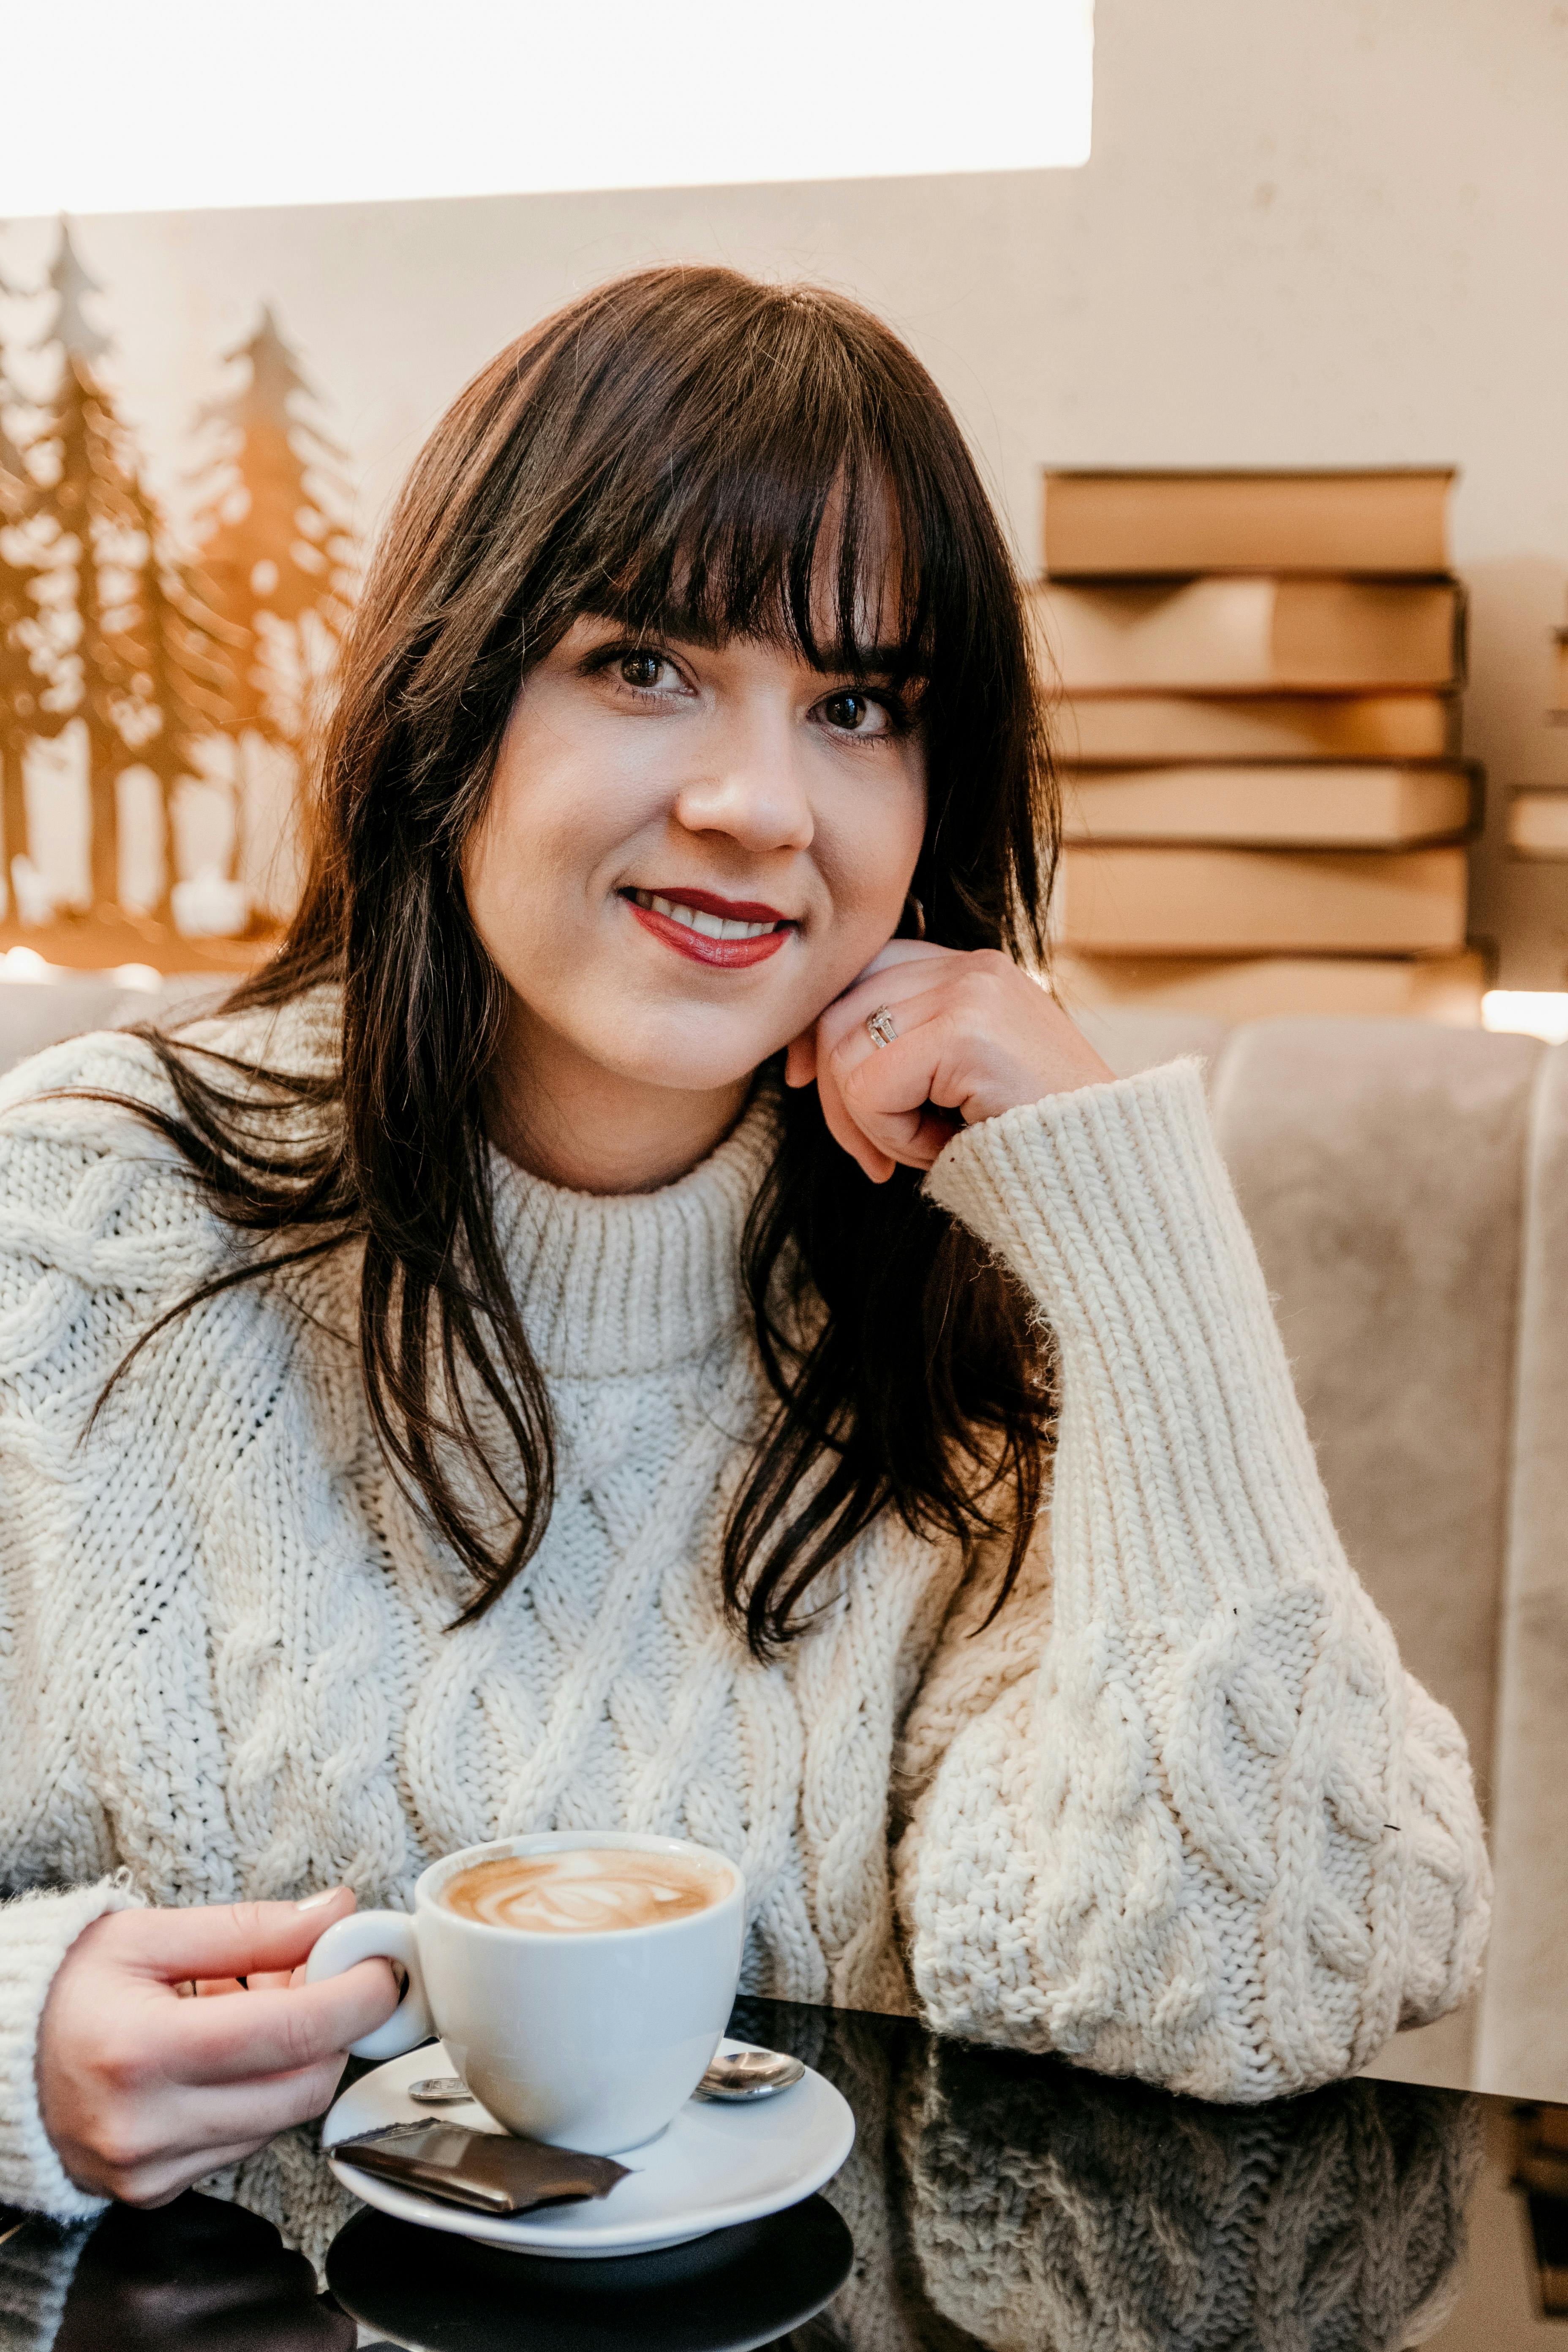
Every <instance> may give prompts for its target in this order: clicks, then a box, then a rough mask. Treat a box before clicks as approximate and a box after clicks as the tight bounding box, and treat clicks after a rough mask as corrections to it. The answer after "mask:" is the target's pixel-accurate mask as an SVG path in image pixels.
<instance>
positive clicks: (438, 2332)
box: [0, 2001, 1568, 2352]
mask: <svg viewBox="0 0 1568 2352" xmlns="http://www.w3.org/2000/svg"><path fill="white" fill-rule="evenodd" d="M733 2030H734V2032H736V2033H737V2034H740V2035H742V2037H744V2038H746V2039H749V2040H752V2041H757V2042H767V2043H770V2044H772V2045H773V2047H775V2048H782V2049H789V2050H793V2051H795V2052H796V2053H798V2054H799V2055H800V2056H801V2057H803V2058H805V2059H806V2060H807V2061H808V2062H809V2063H811V2064H812V2065H814V2066H816V2067H817V2068H818V2069H819V2070H820V2071H821V2072H822V2073H823V2074H826V2075H827V2076H828V2077H829V2078H830V2079H831V2080H832V2081H833V2082H835V2083H836V2084H837V2085H838V2087H839V2089H840V2090H841V2091H842V2092H843V2093H844V2095H845V2096H846V2097H847V2099H848V2101H849V2103H850V2105H851V2106H852V2107H853V2108H854V2110H855V2116H856V2120H857V2126H858V2137H857V2142H856V2146H855V2149H854V2152H853V2154H852V2155H851V2157H850V2158H849V2159H848V2161H847V2164H846V2165H845V2167H844V2168H843V2170H842V2171H841V2172H840V2173H839V2175H838V2177H837V2179H836V2180H834V2181H833V2182H832V2183H830V2185H829V2186H828V2188H827V2189H826V2190H825V2191H824V2192H823V2193H822V2194H821V2195H820V2196H817V2197H813V2198H808V2199H807V2200H805V2202H804V2203H803V2204H800V2205H797V2206H795V2208H794V2209H793V2210H790V2211H788V2212H786V2213H781V2214H777V2215H775V2216H773V2218H772V2219H771V2220H769V2221H761V2222H754V2223H752V2224H750V2225H749V2226H747V2227H745V2228H743V2229H740V2230H734V2231H721V2232H719V2233H718V2234H717V2235H715V2236H713V2237H710V2238H707V2239H704V2240H701V2241H700V2242H698V2243H697V2244H695V2245H692V2246H688V2247H683V2248H677V2249H675V2250H673V2251H671V2252H668V2253H664V2254H649V2255H644V2256H642V2257H640V2258H638V2259H637V2260H635V2261H625V2262H620V2263H550V2262H544V2261H540V2260H534V2259H531V2258H528V2257H523V2256H519V2255H516V2254H510V2253H501V2252H492V2251H489V2250H488V2249H486V2248H483V2247H479V2246H476V2245H472V2244H468V2243H467V2242H463V2241H460V2240H458V2239H457V2238H454V2237H452V2236H449V2235H447V2234H446V2233H443V2232H437V2231H428V2230H421V2229H416V2228H413V2227H411V2226H410V2225H408V2224H406V2223H404V2222H397V2221H389V2220H387V2219H386V2218H385V2217H384V2216H383V2215H381V2214H378V2213H374V2212H370V2211H367V2210H363V2208H360V2207H358V2206H356V2204H355V2203H354V2200H353V2199H352V2198H350V2197H349V2196H347V2195H346V2193H345V2192H344V2191H343V2190H342V2189H340V2188H339V2187H338V2185H337V2183H336V2182H335V2181H334V2180H333V2179H332V2176H331V2173H330V2172H329V2171H328V2169H327V2168H326V2166H325V2164H324V2162H323V2161H322V2159H321V2155H320V2152H319V2149H318V2147H317V2135H316V2133H315V2132H314V2131H302V2132H295V2133H289V2134H285V2135H284V2136H283V2137H282V2138H281V2139H280V2140H279V2141H276V2142H275V2143H274V2144H273V2147H272V2148H271V2149H270V2150H268V2154H267V2156H266V2158H263V2159H261V2160H258V2161H255V2160H253V2162H252V2164H251V2166H250V2167H248V2168H247V2178H246V2180H245V2183H244V2189H243V2196H244V2200H245V2202H244V2204H242V2205H235V2204H232V2203H224V2202H221V2201H219V2200H217V2199H216V2198H214V2197H211V2196H197V2195H195V2194H191V2195H187V2196H185V2197H183V2198H181V2199H180V2200H178V2201H177V2202H176V2203H175V2204H174V2205H172V2206H169V2207H167V2208H165V2209H164V2210H163V2211H161V2212H158V2213H138V2212H132V2211H130V2210H126V2209H123V2208H117V2209H114V2210H111V2211H110V2213H109V2214H108V2215H106V2216H105V2218H104V2219H103V2220H102V2221H100V2222H99V2223H98V2225H97V2226H96V2228H94V2229H92V2230H90V2231H80V2230H78V2231H68V2232H67V2231H57V2230H55V2229H53V2228H51V2227H50V2226H49V2225H47V2224H46V2223H42V2222H39V2221H23V2220H21V2219H20V2217H17V2216H15V2215H9V2216H4V2217H3V2218H0V2352H13V2347H26V2352H121V2347H123V2352H307V2347H320V2352H350V2347H353V2346H355V2345H361V2346H363V2345H372V2344H389V2345H407V2346H420V2347H426V2346H427V2347H431V2352H447V2347H454V2352H455V2347H463V2352H470V2347H471V2352H488V2347H503V2346H505V2347H519V2352H524V2347H539V2348H540V2352H543V2348H544V2347H548V2352H590V2347H599V2346H609V2345H616V2346H631V2347H637V2346H648V2347H661V2348H662V2347H668V2352H703V2347H712V2352H719V2347H736V2352H738V2347H742V2346H746V2347H751V2346H760V2345H764V2344H778V2345H787V2346H791V2347H797V2352H808V2347H810V2352H829V2347H848V2348H850V2352H915V2347H919V2352H964V2347H971V2346H979V2345H984V2346H991V2347H1008V2352H1013V2347H1019V2352H1022V2347H1030V2348H1031V2352H1033V2347H1041V2352H1047V2347H1048V2352H1077V2347H1085V2352H1089V2347H1094V2352H1112V2347H1116V2352H1121V2347H1136V2352H1144V2348H1145V2347H1149V2352H1152V2347H1200V2346H1202V2347H1210V2346H1212V2347H1229V2352H1244V2347H1252V2346H1257V2347H1270V2352H1272V2347H1278V2348H1279V2352H1308V2347H1310V2352H1319V2347H1323V2348H1324V2352H1327V2347H1333V2352H1355V2348H1356V2347H1384V2346H1387V2347H1394V2346H1401V2345H1407V2344H1417V2343H1421V2344H1433V2345H1436V2346H1442V2347H1449V2352H1458V2347H1467V2352H1468V2347H1476V2352H1480V2347H1485V2352H1514V2347H1518V2346H1526V2345H1528V2346H1542V2347H1544V2346H1546V2345H1548V2344H1557V2345H1563V2346H1568V2316H1564V2317H1561V2318H1559V2317H1554V2316H1553V2315H1552V2310H1553V2306H1554V2305H1555V2306H1556V2308H1557V2309H1558V2310H1560V2311H1562V2312H1563V2313H1564V2314H1568V2108H1552V2107H1531V2106H1528V2105H1521V2104H1520V2103H1517V2102H1513V2101H1507V2100H1502V2099H1495V2098H1482V2097H1478V2096H1476V2095H1473V2094H1470V2093H1467V2092H1463V2091H1453V2090H1437V2089H1432V2088H1427V2087H1421V2086H1415V2085H1411V2084H1398V2083H1382V2082H1371V2081H1366V2080H1360V2081H1356V2082H1352V2083H1342V2084H1335V2085H1333V2086H1331V2087H1330V2088H1329V2089H1326V2090H1322V2091H1319V2092H1316V2093H1314V2094H1313V2095H1310V2097H1307V2098H1302V2099H1296V2100H1289V2101H1285V2102H1283V2103H1281V2104H1279V2105H1274V2106H1271V2107H1263V2108H1251V2109H1237V2108H1215V2107H1206V2106H1203V2105H1196V2104H1194V2102H1192V2101H1190V2100H1184V2099H1175V2098H1170V2097H1167V2096H1165V2095H1162V2094H1159V2093H1155V2092H1152V2091H1145V2090H1142V2089H1141V2088H1139V2087H1138V2086H1136V2085H1133V2084H1122V2083H1111V2082H1106V2081H1104V2080H1103V2079H1101V2078H1100V2077H1098V2076H1094V2075H1089V2074H1082V2073H1079V2072H1077V2071H1075V2070H1074V2069H1072V2068H1070V2067H1068V2066H1065V2065H1062V2064H1060V2063H1058V2062H1057V2061H1055V2060H1049V2059H1031V2058H1021V2057H1016V2056H1013V2055H1010V2054H1006V2053H997V2052H994V2051H983V2050H975V2049H973V2048H969V2047H966V2046H963V2045H959V2044H955V2043H952V2042H938V2041H936V2040H934V2039H932V2038H931V2036H930V2035H928V2034H926V2033H924V2032H921V2029H920V2028H919V2027H917V2026H915V2025H912V2024H910V2023H907V2022H905V2021H901V2020H895V2019H889V2018H880V2017H864V2016H856V2015H850V2014H847V2013H845V2012H841V2011H827V2010H819V2009H806V2008H796V2007H790V2006H786V2005H784V2004H782V2003H776V2002H772V2001H742V2003H741V2005H740V2007H739V2009H738V2011H737V2013H736V2018H735V2021H734V2027H733ZM0 2213H3V2209H0ZM294 2249H299V2250H300V2251H294Z"/></svg>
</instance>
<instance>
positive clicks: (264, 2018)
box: [37, 1886, 397, 2205]
mask: <svg viewBox="0 0 1568 2352" xmlns="http://www.w3.org/2000/svg"><path fill="white" fill-rule="evenodd" d="M353 1907H354V1898H353V1894H352V1893H351V1892H350V1890H349V1889H348V1888H347V1887H345V1886H340V1887H334V1888H333V1889H332V1890H331V1893H330V1894H326V1895H310V1896H307V1898H306V1900H305V1901H304V1902H303V1903H232V1904H213V1905H210V1906H203V1907H200V1908H193V1909H191V1910H188V1911H187V1910H164V1911H155V1910H149V1911H112V1912H110V1913H109V1914H107V1916H105V1917H103V1918H101V1919H97V1920H95V1921H94V1922H93V1924H92V1926H91V1927H89V1928H86V1929H85V1930H84V1931H83V1933H82V1934H81V1935H79V1937H77V1940H76V1942H75V1943H74V1944H73V1945H72V1946H71V1948H70V1950H69V1951H68V1953H67V1954H66V1957H65V1959H64V1960H63V1961H62V1963H61V1965H60V1968H59V1970H58V1974H57V1975H56V1978H55V1980H54V1983H53V1985H52V1987H51V1988H50V1991H49V1997H48V2000H47V2002H46V2003H45V2006H44V2014H43V2019H42V2021H41V2023H40V2025H39V2028H38V2053H37V2075H38V2103H39V2107H40V2111H41V2113H42V2116H43V2120H44V2129H45V2130H46V2131H47V2133H48V2136H49V2137H50V2139H51V2140H52V2141H53V2142H54V2145H55V2148H56V2151H57V2152H58V2156H59V2158H60V2161H61V2163H62V2164H63V2165H64V2166H65V2168H66V2170H67V2171H68V2173H69V2174H70V2177H71V2179H73V2180H74V2181H76V2182H77V2183H78V2185H79V2187H80V2188H83V2189H89V2190H90V2191H92V2193H93V2194H94V2195H96V2196H100V2197H118V2198H120V2199H121V2200H123V2202H125V2203H126V2204H128V2205H164V2204H167V2203H168V2201H169V2200H170V2199H171V2198H172V2197H177V2196H178V2195H179V2193H180V2190H181V2189H186V2188H188V2187H189V2186H190V2184H191V2182H192V2181H193V2180H199V2179H202V2177H203V2175H204V2174H205V2173H208V2172H215V2171H216V2170H217V2168H219V2167H220V2166H221V2165H226V2164H234V2163H237V2161H238V2159H239V2158H241V2157H242V2156H248V2155H249V2154H250V2153H251V2151H252V2150H253V2149H254V2148H258V2147H262V2146H263V2145H264V2144H265V2143H266V2142H267V2141H268V2140H269V2139H271V2138H272V2137H273V2136H274V2134H275V2133H278V2132H280V2131H284V2130H286V2129H287V2128H288V2126H289V2125H290V2124H299V2123H304V2122H305V2121H306V2120H307V2118H308V2117H310V2116H317V2115H320V2114H321V2110H322V2108H323V2107H325V2106H327V2105H329V2104H330V2102H331V2096H332V2093H333V2092H334V2090H335V2089H336V2088H337V2083H338V2077H339V2075H340V2074H342V2066H343V2059H344V2057H345V2055H346V2053H347V2051H348V2046H349V2044H350V2042H357V2041H358V2040H359V2039H360V2037H361V2035H362V2034H365V2033H373V2032H374V2031H375V2028H376V2027H377V2026H378V2025H380V2024H381V2023H382V2022H383V2021H384V2020H385V2019H386V2018H388V2017H390V2016H391V2014H392V2011H393V2010H394V2008H395V2005H396V2002H397V1986H396V1980H395V1978H394V1976H393V1973H392V1969H391V1968H390V1967H389V1966H388V1964H387V1963H386V1961H385V1960H362V1961H361V1962H360V1964H359V1966H358V1967H357V1968H353V1969H344V1971H343V1973H342V1976H339V1977H328V1978H327V1979H324V1980H323V1981H322V1982H321V1984H313V1985H307V1984H306V1983H304V1982H303V1965H302V1964H303V1962H304V1961H305V1959H306V1958H307V1957H308V1955H309V1953H310V1948H311V1946H312V1945H313V1944H314V1943H315V1941H316V1938H317V1937H318V1936H319V1935H320V1934H321V1931H322V1929H323V1928H324V1927H331V1924H332V1922H333V1921H334V1920H335V1919H341V1918H342V1917H344V1916H345V1915H346V1914H347V1913H348V1912H350V1911H352V1910H353ZM242 1977H244V1978H246V1979H248V1986H242V1985H241V1984H240V1983H239V1981H238V1979H240V1978H242ZM193 1981H194V1982H195V1988H196V1990H198V1992H203V1991H205V1992H207V1993H214V1992H216V1993H222V1994H226V1995H227V1997H226V1998H222V1999H217V2000H213V1999H196V2000H192V1999H190V1998H189V1995H190V1992H191V1990H192V1985H193Z"/></svg>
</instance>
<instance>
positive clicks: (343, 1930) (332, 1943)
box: [305, 1911, 436, 2058]
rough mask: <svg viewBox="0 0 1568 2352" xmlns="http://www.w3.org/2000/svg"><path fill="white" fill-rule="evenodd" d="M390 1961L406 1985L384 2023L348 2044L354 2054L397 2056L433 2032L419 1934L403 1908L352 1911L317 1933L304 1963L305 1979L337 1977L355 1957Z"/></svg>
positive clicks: (424, 2039) (312, 1982) (352, 1965)
mask: <svg viewBox="0 0 1568 2352" xmlns="http://www.w3.org/2000/svg"><path fill="white" fill-rule="evenodd" d="M377 1959H380V1960H395V1961H396V1962H397V1965H398V1967H399V1968H401V1969H406V1970H407V1972H408V1990H407V1991H406V1992H405V1994H404V1996H403V1999H402V2000H400V2001H399V2002H398V2004H397V2007H396V2008H395V2010H394V2011H393V2012H392V2015H391V2016H390V2017H389V2018H388V2019H387V2021H386V2022H385V2024H384V2025H378V2026H377V2027H376V2029H375V2032H374V2033H366V2034H363V2035H362V2037H361V2038H360V2040H359V2041H358V2042H350V2043H349V2052H350V2054H351V2056H353V2057H355V2058H401V2057H402V2055H403V2053H404V2052H405V2050H415V2049H417V2048H418V2046H419V2044H420V2042H428V2040H429V2039H430V2036H431V2035H432V2034H433V2033H434V2032H435V2031H436V2025H435V2021H434V2020H433V2018H432V2017H431V2015H430V2003H429V2001H428V2000H427V1999H426V1992H425V1976H424V1971H423V1970H422V1969H421V1968H420V1966H419V1939H418V1937H417V1936H416V1933H415V1929H414V1922H413V1920H412V1919H411V1918H410V1917H409V1916H408V1914H407V1912H406V1911H356V1912H354V1913H353V1915H352V1916H350V1917H349V1918H347V1919H339V1920H338V1921H337V1922H336V1923H335V1925H334V1926H332V1927H328V1928H327V1929H325V1930H324V1932H323V1933H322V1934H321V1935H320V1936H318V1937H317V1938H316V1941H315V1943H314V1944H313V1945H312V1947H311V1949H310V1958H309V1959H308V1960H307V1961H306V1963H305V1982H306V1983H307V1984H319V1983H320V1982H321V1979H322V1978H323V1977H341V1976H342V1972H343V1970H344V1969H352V1968H353V1967H354V1966H355V1964H356V1963H357V1962H358V1961H360V1960H377Z"/></svg>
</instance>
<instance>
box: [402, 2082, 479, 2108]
mask: <svg viewBox="0 0 1568 2352" xmlns="http://www.w3.org/2000/svg"><path fill="white" fill-rule="evenodd" d="M408 2095H409V2097H410V2098H411V2099H412V2100H413V2101H414V2103H415V2105H416V2106H420V2107H468V2106H476V2105H478V2104H479V2103H478V2101H477V2100H476V2099H475V2097H474V2095H473V2093H472V2091H470V2090H469V2088H468V2084H467V2083H465V2082H464V2080H463V2078H462V2076H461V2075H460V2074H426V2075H423V2076H422V2077H421V2078H420V2080H419V2081H418V2082H417V2083H410V2084H409V2085H408Z"/></svg>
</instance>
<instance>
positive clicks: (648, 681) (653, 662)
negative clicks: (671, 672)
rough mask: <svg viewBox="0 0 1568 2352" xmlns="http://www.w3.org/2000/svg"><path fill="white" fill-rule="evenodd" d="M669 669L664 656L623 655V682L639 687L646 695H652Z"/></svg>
mask: <svg viewBox="0 0 1568 2352" xmlns="http://www.w3.org/2000/svg"><path fill="white" fill-rule="evenodd" d="M668 667H669V664H668V661H667V660H666V659H665V657H664V656H663V654H645V653H636V654H623V655H622V656H621V661H620V671H621V677H622V680H623V682H624V683H625V684H626V685H627V686H635V687H637V688H638V689H639V691H640V692H642V693H644V694H648V693H651V692H652V691H653V689H654V688H655V687H657V686H658V684H659V683H660V681H661V679H662V677H663V675H664V672H665V671H666V670H667V669H668Z"/></svg>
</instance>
